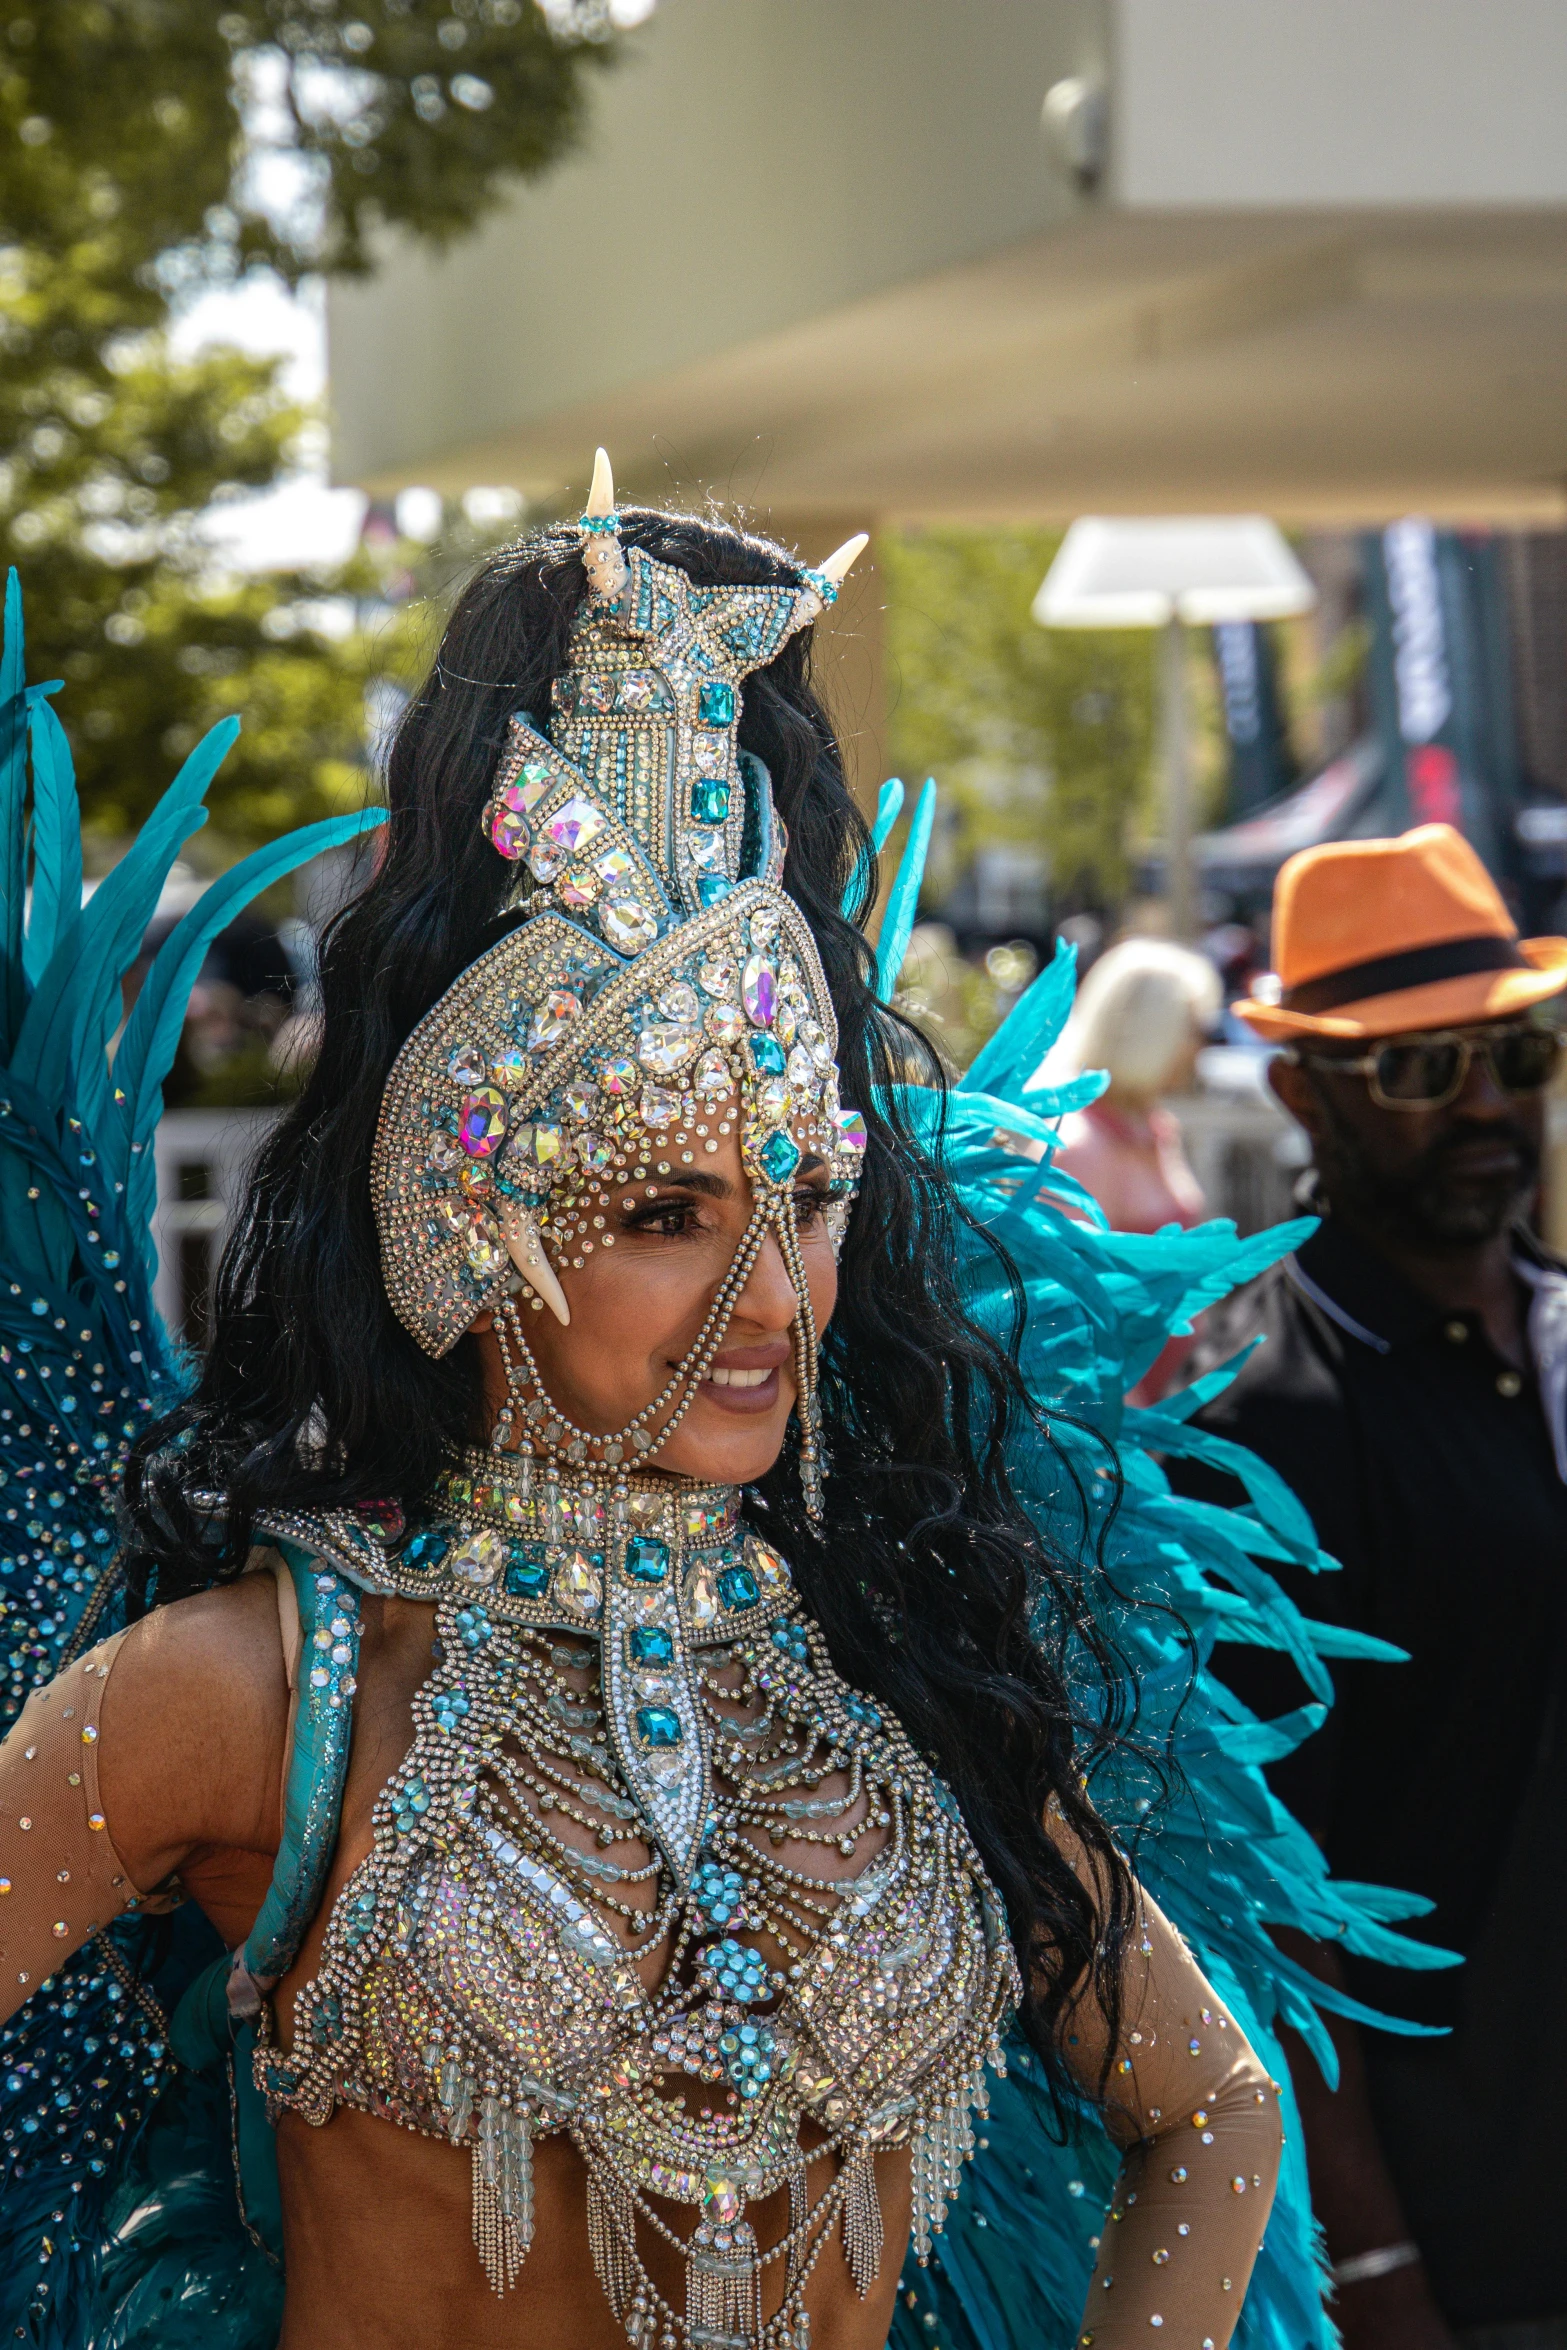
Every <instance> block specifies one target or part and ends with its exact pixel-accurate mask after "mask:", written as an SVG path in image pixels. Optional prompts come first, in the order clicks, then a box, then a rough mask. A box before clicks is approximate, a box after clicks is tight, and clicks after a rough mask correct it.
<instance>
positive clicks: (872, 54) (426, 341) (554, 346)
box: [330, 0, 1107, 486]
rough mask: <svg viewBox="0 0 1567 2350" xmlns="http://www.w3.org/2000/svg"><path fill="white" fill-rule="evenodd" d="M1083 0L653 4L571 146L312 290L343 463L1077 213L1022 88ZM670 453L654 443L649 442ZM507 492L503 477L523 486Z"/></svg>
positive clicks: (538, 411)
mask: <svg viewBox="0 0 1567 2350" xmlns="http://www.w3.org/2000/svg"><path fill="white" fill-rule="evenodd" d="M1105 6H1106V0H662V4H661V5H660V7H659V9H658V11H657V14H656V15H655V16H654V17H653V18H652V19H651V21H650V22H649V24H648V25H647V26H646V28H645V29H644V30H643V32H642V33H641V34H640V35H638V36H637V37H636V38H635V39H634V40H633V41H632V42H631V43H630V44H629V45H628V50H627V54H626V56H625V59H624V61H623V62H622V63H621V64H620V65H618V66H617V67H615V68H614V69H613V70H612V71H610V72H609V73H607V74H605V75H604V76H603V77H602V79H599V78H595V79H594V80H593V82H592V84H591V86H590V99H589V104H590V115H591V122H590V127H589V132H588V136H587V138H586V140H585V142H584V144H583V146H582V148H581V149H580V150H579V152H578V153H577V154H576V155H575V156H572V157H570V158H569V159H568V160H567V161H565V162H564V163H562V164H560V165H558V166H557V167H556V168H555V169H554V170H553V171H552V172H550V173H549V174H548V176H547V177H546V178H545V179H543V180H542V181H540V182H539V183H538V184H537V185H536V186H530V187H524V188H520V189H519V191H518V193H517V195H516V197H515V198H514V199H513V200H512V201H510V202H509V203H508V204H507V205H506V207H505V209H504V210H503V211H501V212H499V213H497V214H496V215H494V216H493V217H492V218H491V220H490V221H489V222H488V223H487V224H486V225H485V226H484V227H483V228H482V229H481V230H480V231H479V232H478V234H477V235H475V236H473V237H471V238H466V239H463V240H461V241H459V242H458V243H457V244H455V245H453V246H451V247H450V248H449V249H448V250H447V251H446V252H444V253H440V254H428V253H424V252H419V251H411V250H409V249H408V248H406V247H405V248H403V249H401V250H399V251H395V252H394V253H393V255H392V256H391V258H390V260H389V263H388V265H387V266H386V267H385V268H384V269H383V270H382V271H381V272H380V273H379V274H378V275H377V277H376V278H375V279H374V280H372V281H369V282H367V283H365V284H363V285H355V284H352V283H348V284H340V285H334V286H333V288H332V290H331V296H330V342H331V378H332V398H333V405H334V409H335V412H336V415H335V426H336V430H335V452H336V464H337V469H338V471H339V473H340V475H341V476H343V477H344V478H348V479H354V480H360V479H364V478H365V477H366V476H373V475H374V474H375V473H376V472H377V471H378V470H384V469H391V468H395V467H397V466H399V465H402V464H404V463H408V462H417V461H418V460H420V459H421V458H423V457H426V456H428V455H430V454H431V453H433V452H438V451H441V450H443V449H446V448H449V447H451V446H452V445H453V444H454V442H469V441H474V440H480V439H483V438H484V437H486V436H488V435H492V434H499V433H503V432H505V431H506V430H507V429H508V428H512V427H515V426H516V425H518V424H520V423H525V422H527V421H529V420H530V419H532V418H534V417H537V416H542V415H547V414H549V413H550V412H551V411H552V410H555V409H560V408H564V407H569V406H571V405H572V404H574V403H575V402H577V401H580V400H585V399H591V398H595V397H600V396H602V395H604V394H606V393H611V392H614V391H615V390H617V389H619V388H620V387H621V386H622V385H624V384H628V383H634V382H637V381H639V380H641V379H642V378H644V377H647V376H652V375H658V374H661V373H663V372H665V371H667V370H669V369H672V368H675V367H679V366H683V365H686V364H688V363H689V362H690V361H692V360H695V359H699V358H701V357H702V356H703V355H704V354H705V353H708V352H713V351H720V350H725V349H727V348H729V347H731V346H733V345H735V344H738V343H743V342H746V341H748V340H750V339H751V338H753V337H756V336H760V335H764V334H768V333H771V332H774V331H776V330H777V329H779V328H782V327H786V326H791V325H793V324H794V323H796V322H797V321H798V320H801V319H804V318H809V317H813V316H815V315H817V314H818V313H820V312H823V311H831V310H833V309H834V308H836V307H837V306H839V305H840V304H843V303H847V302H853V301H856V300H858V299H860V298H861V297H862V296H864V295H867V294H872V293H875V292H877V291H878V290H880V289H881V288H883V287H885V286H890V285H898V284H902V283H905V282H906V281H908V280H909V279H912V278H918V277H922V276H924V275H926V274H927V273H929V272H931V271H933V270H939V269H943V268H946V267H948V266H950V265H952V264H954V263H958V262H963V261H967V260H970V259H972V258H973V257H975V256H976V255H978V254H982V253H984V252H987V251H989V250H990V249H992V248H993V247H995V246H997V245H1005V244H1008V243H1010V242H1012V241H1013V240H1015V239H1017V238H1021V237H1026V236H1031V235H1035V234H1037V233H1038V232H1039V231H1040V230H1041V229H1045V228H1048V227H1050V226H1051V225H1052V223H1054V222H1056V221H1059V220H1063V219H1066V218H1068V217H1070V216H1071V215H1072V214H1073V213H1074V212H1075V211H1076V210H1077V209H1078V206H1079V199H1078V198H1077V197H1076V196H1075V195H1074V193H1073V192H1072V190H1071V188H1070V186H1069V184H1068V183H1067V181H1066V180H1065V179H1064V177H1063V175H1062V173H1061V171H1060V170H1059V168H1058V167H1057V166H1055V164H1054V163H1053V162H1052V159H1051V157H1050V155H1049V153H1048V151H1047V149H1046V146H1045V142H1044V140H1043V137H1042V135H1041V130H1040V107H1041V103H1042V101H1043V98H1044V94H1045V91H1046V89H1047V88H1048V87H1049V86H1050V84H1051V83H1052V82H1053V81H1056V80H1058V79H1059V78H1061V77H1062V76H1064V75H1068V74H1075V73H1084V72H1087V73H1097V72H1102V70H1103V65H1104V59H1105V55H1106V30H1107V19H1106V15H1105ZM672 455H673V456H674V458H675V460H676V462H677V463H678V456H679V452H678V451H674V452H672ZM523 486H527V485H523Z"/></svg>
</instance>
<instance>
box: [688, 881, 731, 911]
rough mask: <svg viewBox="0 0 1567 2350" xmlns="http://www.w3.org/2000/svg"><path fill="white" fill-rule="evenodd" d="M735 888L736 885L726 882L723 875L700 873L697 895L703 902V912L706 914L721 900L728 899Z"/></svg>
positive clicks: (697, 882)
mask: <svg viewBox="0 0 1567 2350" xmlns="http://www.w3.org/2000/svg"><path fill="white" fill-rule="evenodd" d="M733 888H734V883H733V882H732V881H726V880H725V879H724V876H723V875H722V874H721V873H699V874H698V875H697V881H696V894H697V896H698V897H699V898H700V899H701V901H702V911H703V912H704V913H706V911H707V909H708V907H709V906H716V905H717V903H718V901H719V899H720V898H726V897H728V895H729V892H730V891H731V890H732V889H733Z"/></svg>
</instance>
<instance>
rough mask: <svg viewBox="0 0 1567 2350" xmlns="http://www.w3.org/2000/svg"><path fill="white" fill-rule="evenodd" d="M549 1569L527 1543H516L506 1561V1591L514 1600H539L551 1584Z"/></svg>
mask: <svg viewBox="0 0 1567 2350" xmlns="http://www.w3.org/2000/svg"><path fill="white" fill-rule="evenodd" d="M549 1579H550V1574H549V1569H548V1567H547V1566H546V1565H545V1564H544V1561H543V1559H542V1558H540V1557H539V1556H538V1555H537V1554H536V1553H535V1552H534V1551H533V1550H532V1549H530V1548H529V1547H528V1545H526V1544H525V1543H521V1542H514V1543H513V1544H512V1546H511V1549H510V1551H509V1553H508V1554H507V1560H506V1589H507V1591H508V1592H509V1594H510V1595H511V1597H512V1598H513V1599H537V1598H538V1596H539V1594H540V1592H541V1591H543V1589H544V1587H545V1585H546V1584H547V1583H548V1582H549Z"/></svg>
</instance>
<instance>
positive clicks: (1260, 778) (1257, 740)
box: [1213, 620, 1295, 824]
mask: <svg viewBox="0 0 1567 2350" xmlns="http://www.w3.org/2000/svg"><path fill="white" fill-rule="evenodd" d="M1213 659H1214V667H1215V668H1216V669H1217V671H1218V673H1219V697H1220V706H1221V708H1222V709H1223V712H1224V732H1225V737H1226V740H1227V741H1228V744H1229V765H1230V776H1229V808H1228V814H1227V818H1226V821H1227V822H1229V823H1231V824H1234V823H1237V822H1239V820H1240V819H1241V818H1242V817H1245V816H1250V815H1252V814H1253V813H1254V812H1255V811H1256V810H1257V809H1258V808H1261V807H1265V806H1266V805H1267V803H1268V802H1269V801H1270V800H1276V799H1277V798H1278V797H1279V795H1280V794H1281V793H1282V792H1286V791H1288V790H1289V788H1290V785H1291V784H1292V783H1293V782H1294V780H1295V762H1294V759H1293V756H1292V755H1291V751H1290V745H1289V734H1288V729H1287V728H1286V726H1285V723H1284V702H1283V696H1282V694H1281V693H1280V690H1279V675H1278V656H1277V653H1276V650H1275V647H1274V642H1273V638H1272V635H1271V633H1270V632H1269V630H1268V629H1266V628H1264V627H1262V626H1260V625H1259V624H1258V623H1257V622H1256V621H1255V620H1223V621H1220V622H1219V623H1218V625H1217V626H1216V627H1215V629H1214V632H1213Z"/></svg>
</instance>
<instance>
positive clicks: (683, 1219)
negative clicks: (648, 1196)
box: [622, 1198, 701, 1240]
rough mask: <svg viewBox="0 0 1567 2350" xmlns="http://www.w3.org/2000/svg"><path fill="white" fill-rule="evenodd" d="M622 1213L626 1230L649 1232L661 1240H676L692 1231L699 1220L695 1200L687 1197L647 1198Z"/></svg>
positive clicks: (699, 1216)
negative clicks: (642, 1202) (643, 1202)
mask: <svg viewBox="0 0 1567 2350" xmlns="http://www.w3.org/2000/svg"><path fill="white" fill-rule="evenodd" d="M622 1214H623V1216H624V1222H625V1229H626V1230H627V1231H628V1232H650V1233H652V1234H653V1235H654V1236H655V1237H656V1238H658V1239H663V1240H677V1239H679V1238H680V1236H681V1235H682V1234H683V1233H687V1232H694V1231H695V1230H696V1229H697V1226H698V1225H699V1223H700V1222H701V1214H700V1210H699V1209H698V1207H697V1204H696V1202H695V1200H689V1199H678V1198H677V1199H658V1200H648V1201H647V1202H646V1203H645V1204H644V1205H642V1206H639V1207H637V1208H634V1209H630V1210H623V1211H622Z"/></svg>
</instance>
